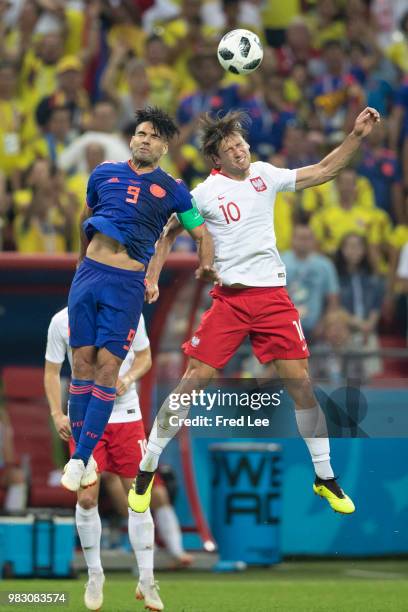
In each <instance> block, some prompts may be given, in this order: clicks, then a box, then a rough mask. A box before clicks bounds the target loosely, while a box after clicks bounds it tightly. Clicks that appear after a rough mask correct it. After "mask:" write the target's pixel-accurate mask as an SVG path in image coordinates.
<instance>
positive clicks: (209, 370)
mask: <svg viewBox="0 0 408 612" xmlns="http://www.w3.org/2000/svg"><path fill="white" fill-rule="evenodd" d="M214 374H215V368H213V367H211V366H209V365H207V364H206V363H203V362H202V361H198V360H197V359H190V361H189V363H188V366H187V370H186V371H185V374H184V376H183V378H184V379H189V380H191V381H193V382H194V381H196V383H197V386H200V387H203V386H205V385H207V384H208V383H209V382H210V380H211V379H212V378H213V377H214Z"/></svg>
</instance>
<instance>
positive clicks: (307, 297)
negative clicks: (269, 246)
mask: <svg viewBox="0 0 408 612" xmlns="http://www.w3.org/2000/svg"><path fill="white" fill-rule="evenodd" d="M292 247H293V248H292V250H291V251H286V253H283V255H282V259H283V262H284V264H285V266H286V278H287V283H288V293H289V296H290V298H291V300H292V301H293V302H294V304H295V306H296V308H297V309H298V311H299V314H300V320H301V323H302V327H303V331H304V333H305V336H306V338H307V339H308V340H311V339H313V336H314V335H316V332H317V326H318V323H319V322H320V321H321V320H322V318H323V316H324V314H325V312H326V311H327V310H328V309H331V308H334V307H337V305H338V293H339V283H338V278H337V273H336V269H335V267H334V265H333V264H332V262H331V261H330V259H329V258H328V257H325V256H324V255H320V254H319V253H317V252H316V251H315V238H314V235H313V232H312V230H311V229H310V227H308V226H307V225H296V226H295V228H294V230H293V239H292Z"/></svg>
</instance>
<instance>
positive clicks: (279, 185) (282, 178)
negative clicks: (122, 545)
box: [264, 163, 296, 191]
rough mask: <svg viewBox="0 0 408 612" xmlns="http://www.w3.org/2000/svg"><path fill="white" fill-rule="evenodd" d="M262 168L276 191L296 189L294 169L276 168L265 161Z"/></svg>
mask: <svg viewBox="0 0 408 612" xmlns="http://www.w3.org/2000/svg"><path fill="white" fill-rule="evenodd" d="M264 168H265V170H266V171H267V174H268V178H269V179H270V180H271V181H272V183H273V185H274V187H275V189H276V191H296V170H289V169H288V168H277V167H276V166H272V164H267V163H265V164H264Z"/></svg>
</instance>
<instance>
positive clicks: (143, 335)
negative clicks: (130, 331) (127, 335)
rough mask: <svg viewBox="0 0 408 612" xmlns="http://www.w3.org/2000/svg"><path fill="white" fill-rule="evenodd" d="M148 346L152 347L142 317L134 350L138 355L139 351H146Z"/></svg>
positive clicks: (133, 345)
mask: <svg viewBox="0 0 408 612" xmlns="http://www.w3.org/2000/svg"><path fill="white" fill-rule="evenodd" d="M148 346H150V341H149V336H148V335H147V332H146V324H145V320H144V318H143V315H140V319H139V324H138V326H137V330H136V334H135V337H134V338H133V342H132V349H133V351H134V352H135V353H137V352H138V351H144V349H146V348H147V347H148Z"/></svg>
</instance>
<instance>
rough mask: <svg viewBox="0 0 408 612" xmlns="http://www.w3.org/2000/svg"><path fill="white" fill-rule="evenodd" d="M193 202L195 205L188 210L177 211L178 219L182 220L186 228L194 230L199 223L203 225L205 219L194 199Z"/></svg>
mask: <svg viewBox="0 0 408 612" xmlns="http://www.w3.org/2000/svg"><path fill="white" fill-rule="evenodd" d="M192 204H193V207H192V208H190V210H186V211H185V212H182V213H177V218H178V220H179V221H180V223H181V225H182V226H183V227H184V229H186V230H187V231H189V230H192V229H194V228H195V227H198V226H199V225H202V224H203V223H204V219H203V218H202V216H201V215H200V213H199V210H198V208H197V206H196V203H195V202H194V200H192Z"/></svg>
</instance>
